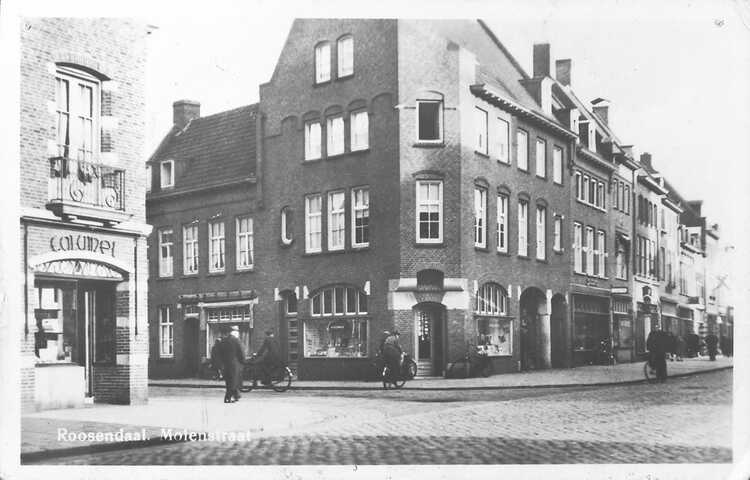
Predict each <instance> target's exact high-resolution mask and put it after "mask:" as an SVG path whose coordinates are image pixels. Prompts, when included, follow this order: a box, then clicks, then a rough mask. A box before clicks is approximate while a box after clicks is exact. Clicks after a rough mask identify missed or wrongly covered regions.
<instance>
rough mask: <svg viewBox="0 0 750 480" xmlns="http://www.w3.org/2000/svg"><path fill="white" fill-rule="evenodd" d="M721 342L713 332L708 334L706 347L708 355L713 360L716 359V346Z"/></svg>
mask: <svg viewBox="0 0 750 480" xmlns="http://www.w3.org/2000/svg"><path fill="white" fill-rule="evenodd" d="M718 344H719V339H718V337H717V336H716V335H714V334H713V333H709V334H708V335H706V349H707V350H708V357H709V358H710V359H711V361H714V360H716V346H717V345H718Z"/></svg>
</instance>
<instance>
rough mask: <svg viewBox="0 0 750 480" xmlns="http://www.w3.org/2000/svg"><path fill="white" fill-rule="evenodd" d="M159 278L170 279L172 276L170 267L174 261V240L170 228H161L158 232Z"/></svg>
mask: <svg viewBox="0 0 750 480" xmlns="http://www.w3.org/2000/svg"><path fill="white" fill-rule="evenodd" d="M158 236H159V276H160V277H171V276H172V265H173V263H174V260H173V258H172V256H173V248H174V239H173V231H172V229H171V228H162V229H160V230H159V234H158Z"/></svg>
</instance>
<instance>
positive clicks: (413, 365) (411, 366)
mask: <svg viewBox="0 0 750 480" xmlns="http://www.w3.org/2000/svg"><path fill="white" fill-rule="evenodd" d="M404 370H405V372H406V379H407V380H413V379H414V377H416V376H417V362H415V361H414V360H409V362H408V363H407V364H406V368H405V369H404Z"/></svg>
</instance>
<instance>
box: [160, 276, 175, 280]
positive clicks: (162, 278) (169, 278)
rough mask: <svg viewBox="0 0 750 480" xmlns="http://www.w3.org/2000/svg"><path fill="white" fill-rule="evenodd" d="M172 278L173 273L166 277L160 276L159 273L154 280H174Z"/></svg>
mask: <svg viewBox="0 0 750 480" xmlns="http://www.w3.org/2000/svg"><path fill="white" fill-rule="evenodd" d="M174 278H175V277H174V275H170V276H168V277H162V276H161V275H159V276H158V277H156V280H157V281H162V280H174Z"/></svg>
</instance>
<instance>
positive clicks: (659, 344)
mask: <svg viewBox="0 0 750 480" xmlns="http://www.w3.org/2000/svg"><path fill="white" fill-rule="evenodd" d="M669 343H670V341H669V335H668V334H667V332H665V331H664V330H662V329H661V325H657V327H656V328H655V329H654V330H651V333H649V334H648V338H647V339H646V348H647V349H648V354H649V358H648V361H649V364H650V365H651V366H652V367H653V368H654V369H655V370H656V379H657V380H658V381H660V382H666V381H667V359H666V355H667V352H668V351H669Z"/></svg>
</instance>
